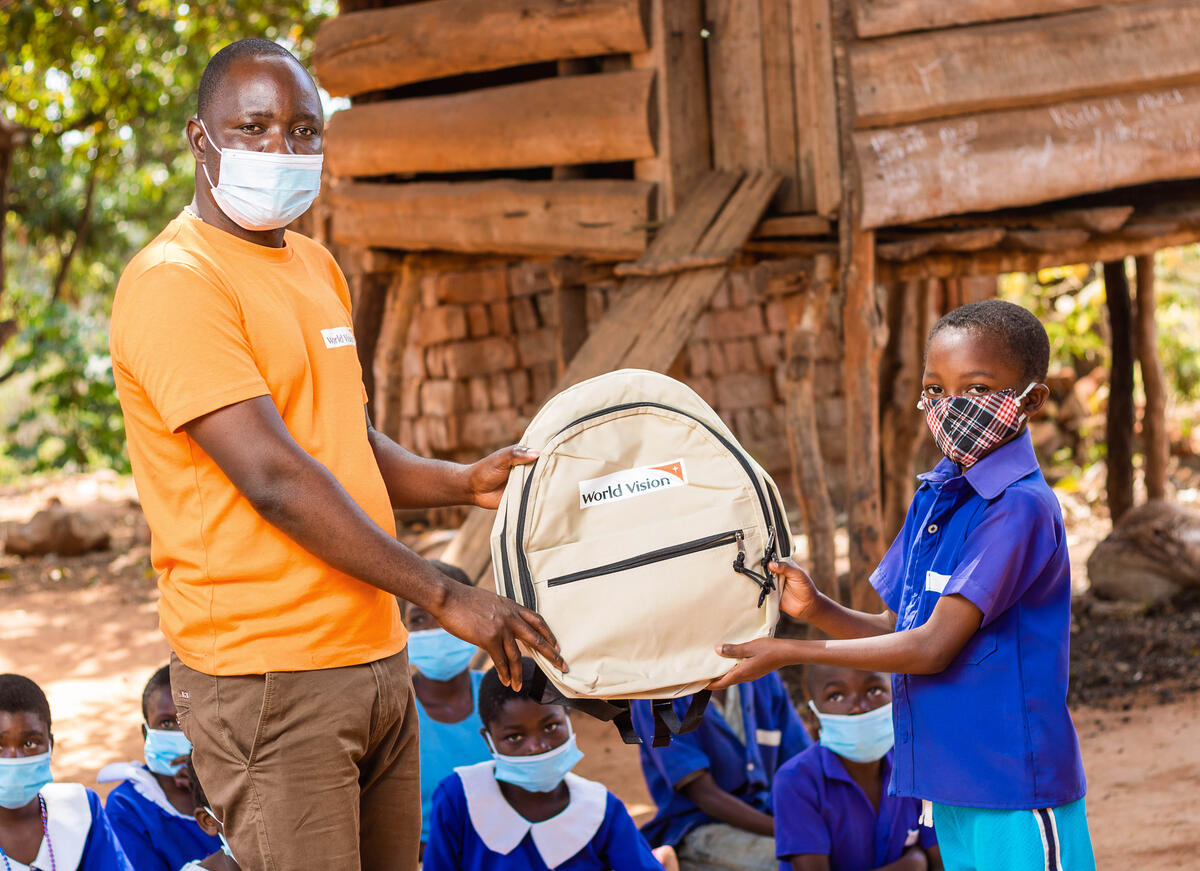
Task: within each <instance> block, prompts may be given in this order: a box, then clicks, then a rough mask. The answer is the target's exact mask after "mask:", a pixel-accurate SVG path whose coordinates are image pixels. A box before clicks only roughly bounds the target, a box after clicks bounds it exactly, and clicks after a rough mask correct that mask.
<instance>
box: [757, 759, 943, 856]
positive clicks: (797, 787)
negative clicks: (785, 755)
mask: <svg viewBox="0 0 1200 871" xmlns="http://www.w3.org/2000/svg"><path fill="white" fill-rule="evenodd" d="M882 761H883V778H884V786H885V790H884V795H883V797H882V798H881V799H880V802H879V809H878V810H876V809H875V806H874V805H873V804H872V803H871V800H870V799H869V798H867V794H866V793H865V792H863V790H862V787H861V786H859V785H858V783H857V782H855V780H854V778H853V777H851V776H850V774H849V772H847V771H846V766H845V765H843V764H842V760H841V757H839V756H838V755H837V754H836V753H834V752H833V751H832V750H830V749H829V748H828V747H822V746H821V745H819V744H818V745H814V746H812V747H809V748H808V749H807V750H805V751H804V752H803V753H801V754H800V755H798V756H794V757H792V758H791V759H789V760H788V761H787V762H786V763H785V764H784V766H783V767H782V768H780V769H779V773H778V774H776V775H775V788H774V790H773V796H772V797H773V801H774V806H775V853H776V855H777V856H778V857H779V860H780V861H779V869H780V871H790V869H791V864H790V863H789V862H788V859H789V857H791V856H803V855H817V856H828V857H829V871H870V869H873V868H879V867H881V866H883V865H887V864H888V863H890V862H895V861H896V860H897V859H899V858H900V856H901V854H902V853H903V852H904V851H905V850H906V849H907V848H908V847H911V846H913V845H914V844H920V846H922V847H924V848H926V849H928V848H929V847H932V846H934V845H935V844H936V843H937V839H936V838H935V837H934V834H933V830H932V829H930V828H927V827H922V826H921V825H920V823H919V821H920V817H921V803H920V802H919V801H917V800H916V799H914V798H901V797H899V796H895V795H888V794H887V791H886V785H887V780H888V778H889V777H890V776H891V772H892V754H891V753H890V752H889V753H888V754H887V756H885V757H884V758H883V760H882Z"/></svg>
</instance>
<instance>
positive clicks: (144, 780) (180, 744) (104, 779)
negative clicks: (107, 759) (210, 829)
mask: <svg viewBox="0 0 1200 871" xmlns="http://www.w3.org/2000/svg"><path fill="white" fill-rule="evenodd" d="M142 719H143V720H144V722H143V723H142V738H143V739H144V741H145V758H146V763H145V765H143V764H141V763H138V762H114V763H113V764H112V765H106V766H105V767H104V768H102V769H101V770H100V776H99V781H100V782H101V783H113V782H120V784H121V785H120V786H118V787H117V788H116V789H114V790H113V791H112V792H110V793H109V794H108V799H107V800H106V801H105V804H104V810H105V812H106V813H107V814H108V821H109V824H110V825H112V829H113V832H114V833H115V834H116V836H117V840H118V841H120V842H121V848H122V849H123V850H124V851H125V855H126V856H127V857H128V858H129V864H131V865H132V866H133V867H134V871H179V867H180V866H181V865H183V864H185V863H186V862H188V861H190V860H192V859H202V858H204V857H205V856H207V855H209V854H210V853H212V852H213V851H214V850H216V849H217V848H218V847H219V846H220V844H219V842H218V841H217V839H216V838H214V837H212V836H211V835H206V834H205V833H204V831H203V830H202V829H201V828H200V826H199V825H198V824H197V823H196V819H195V817H194V816H193V812H194V811H195V809H196V808H195V805H194V804H193V803H192V793H191V789H190V786H189V784H188V778H187V770H186V768H185V765H186V763H187V760H188V755H189V754H190V753H191V752H192V745H191V744H189V743H188V739H187V738H185V737H184V736H183V732H181V731H180V730H179V723H178V722H177V721H176V719H175V700H174V698H173V697H172V695H171V675H170V671H169V669H168V667H167V666H165V665H164V666H163V667H162V668H160V669H159V670H158V671H156V672H155V673H154V674H153V675H151V677H150V680H149V681H148V682H147V683H146V688H145V690H143V691H142Z"/></svg>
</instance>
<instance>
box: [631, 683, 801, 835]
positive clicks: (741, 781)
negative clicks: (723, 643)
mask: <svg viewBox="0 0 1200 871" xmlns="http://www.w3.org/2000/svg"><path fill="white" fill-rule="evenodd" d="M739 692H740V694H741V702H742V722H743V724H744V725H745V733H746V743H745V744H743V743H742V742H741V741H740V740H738V737H737V735H735V734H734V732H733V730H732V729H730V728H729V725H728V724H727V723H726V722H725V718H724V717H723V716H721V714H720V712H719V711H718V710H717V707H716V706H715V705H714V704H712V703H710V704H709V706H708V708H707V709H706V710H705V711H704V718H703V719H702V720H701V722H700V726H699V727H698V728H697V729H696V730H695V731H693V732H687V733H685V734H683V735H677V736H673V737H672V738H671V744H670V745H669V746H667V747H652V746H651V744H650V741H651V738H652V737H653V735H654V713H653V708H652V706H651V703H650V702H649V701H646V700H644V699H639V700H637V701H635V702H633V705H632V708H633V725H634V728H635V729H636V730H637V733H638V735H639V736H640V737H641V739H642V744H641V746H640V748H639V754H640V756H641V762H642V774H644V775H645V777H646V786H647V787H648V788H649V790H650V795H651V797H652V798H653V799H654V803H655V805H657V807H658V813H657V814H656V815H655V817H654V819H652V820H651V821H650V822H648V823H647V824H646V825H645V826H643V827H642V832H643V833H644V834H645V835H646V837H647V838H648V839H649V841H650V843H652V844H655V845H659V844H670V845H671V846H675V845H676V844H678V843H679V842H680V841H681V840H683V838H684V836H685V835H687V833H688V832H690V831H691V830H692V829H694V828H696V827H697V826H701V825H704V824H705V823H711V822H714V820H713V819H712V818H711V817H709V816H708V815H707V814H705V813H704V812H703V811H701V810H700V808H698V807H696V805H695V804H693V803H692V801H691V800H690V799H688V798H687V796H685V795H684V794H683V793H682V792H676V791H675V784H677V783H679V782H680V781H681V780H683V779H684V778H685V777H687V776H688V775H689V774H694V773H695V772H697V771H708V772H709V773H710V774H711V775H712V777H713V780H715V781H716V783H717V786H719V787H720V788H721V789H723V790H725V791H726V792H728V793H731V794H733V795H735V796H737V797H738V798H739V799H741V800H742V801H744V802H746V804H748V805H750V806H752V807H754V808H756V809H757V810H760V811H763V812H764V813H770V812H771V781H772V780H773V778H774V777H775V772H776V771H777V770H778V769H779V767H780V766H781V765H782V764H783V763H784V762H786V761H787V760H788V759H791V758H792V757H793V756H795V755H796V754H797V753H799V752H801V751H802V750H804V749H805V748H806V747H808V746H809V745H810V744H812V739H811V738H809V736H808V732H806V731H805V730H804V725H803V724H802V723H801V722H800V717H799V716H797V714H796V709H795V707H793V705H792V700H791V699H790V698H789V697H788V693H787V689H786V688H785V687H784V685H783V681H782V680H781V679H780V677H779V675H778V673H775V672H772V673H771V674H768V675H765V676H763V677H760V678H759V679H758V680H756V681H751V682H750V683H744V684H740V685H739ZM690 702H691V697H690V696H685V697H684V698H681V699H676V700H675V702H674V708H675V712H676V713H677V714H678V715H679V716H680V717H683V715H684V712H686V711H687V707H688V704H689V703H690Z"/></svg>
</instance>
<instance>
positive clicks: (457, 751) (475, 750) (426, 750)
mask: <svg viewBox="0 0 1200 871" xmlns="http://www.w3.org/2000/svg"><path fill="white" fill-rule="evenodd" d="M482 680H483V672H481V671H473V672H471V713H470V714H469V715H468V716H467V718H466V719H465V720H462V721H460V722H458V723H440V722H438V721H437V720H435V719H433V717H431V716H429V714H428V713H427V712H426V710H425V707H424V706H423V705H422V704H421V700H420V699H418V698H417V697H416V695H415V694H414V696H413V698H414V699H416V702H417V723H418V725H419V728H420V730H421V843H423V844H424V843H426V842H428V841H429V814H430V811H432V809H433V792H434V790H435V789H437V786H438V784H439V783H441V782H442V781H443V780H445V779H446V778H447V777H449V776H450V775H451V774H453V773H454V769H456V768H461V767H462V766H464V765H474V764H475V763H476V762H484V761H486V760H488V759H491V758H492V753H491V751H490V750H488V746H487V742H485V741H484V740H483V735H481V734H480V733H479V730H480V729H482V728H483V723H482V722H481V721H480V719H479V684H480V682H481V681H482Z"/></svg>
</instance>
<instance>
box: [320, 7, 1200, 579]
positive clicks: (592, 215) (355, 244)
mask: <svg viewBox="0 0 1200 871" xmlns="http://www.w3.org/2000/svg"><path fill="white" fill-rule="evenodd" d="M368 7H370V8H368ZM1197 44H1200V0H1123V2H1109V3H1101V2H1097V0H954V2H946V0H424V2H418V3H404V2H397V3H387V4H380V3H378V2H376V3H369V2H363V0H344V2H343V3H342V13H341V15H340V16H338V17H337V18H335V19H332V20H330V21H329V22H327V23H326V24H325V25H324V26H323V27H322V29H321V31H320V33H319V35H318V39H317V43H316V49H315V52H314V58H313V66H314V70H315V73H316V76H317V79H318V81H319V82H320V83H321V84H322V86H323V87H324V88H325V89H327V90H328V91H329V92H330V93H332V94H334V95H346V96H350V97H351V98H352V106H351V108H349V109H346V110H343V111H341V112H338V113H336V115H335V116H334V117H333V119H332V120H331V122H330V125H329V129H328V134H327V139H326V154H327V168H328V171H329V172H330V174H331V179H330V184H329V186H328V192H327V194H326V195H325V196H323V198H322V201H321V203H320V206H319V208H318V210H317V211H316V214H315V219H316V224H317V230H316V232H317V235H318V236H321V237H323V238H324V239H325V240H326V241H327V242H329V243H330V244H332V245H333V246H334V247H335V250H336V253H337V254H338V256H339V258H340V259H341V261H342V263H343V266H344V268H345V269H346V271H347V274H348V275H349V276H350V278H351V283H352V287H353V291H354V294H355V301H356V307H357V314H356V334H357V336H358V341H359V350H360V353H361V354H362V356H363V359H364V363H365V367H364V368H365V369H366V371H367V372H368V378H369V384H368V387H369V389H370V390H371V391H372V394H373V415H374V419H375V422H376V425H377V426H379V427H380V428H381V429H383V430H384V431H386V432H388V433H389V434H390V435H392V436H394V437H396V438H398V439H399V440H400V441H401V442H402V443H405V444H408V445H411V446H412V447H413V448H414V449H416V450H418V451H421V452H428V453H432V454H436V455H442V456H448V457H458V456H464V457H466V456H476V455H478V454H479V453H480V452H481V451H483V450H486V449H490V448H494V447H497V446H499V445H502V444H505V443H508V442H510V441H511V440H513V439H514V438H517V437H518V436H519V435H520V433H521V431H522V429H523V426H524V423H525V422H526V421H527V420H528V418H529V416H530V415H531V414H532V413H533V412H534V411H535V410H536V409H537V407H538V406H539V404H540V402H541V401H542V400H543V399H545V398H546V396H547V395H549V394H550V393H551V392H552V391H553V390H554V389H555V388H556V385H557V386H561V385H564V384H566V383H569V382H570V381H573V380H576V379H578V378H580V377H586V376H589V375H592V374H596V373H597V372H599V371H605V370H607V369H610V368H613V367H616V366H621V365H641V366H647V367H651V368H658V369H660V370H662V371H669V372H670V373H671V374H673V375H676V376H677V377H680V378H682V379H684V380H685V381H687V382H688V383H690V384H691V385H692V386H693V387H695V388H696V389H697V391H698V392H700V393H701V395H703V396H704V397H705V398H706V399H708V400H709V401H710V402H711V403H712V404H713V405H714V407H715V408H716V409H717V410H718V412H720V413H721V414H722V416H723V417H724V418H725V419H726V420H728V421H729V422H730V424H731V425H732V426H733V428H734V429H735V431H736V432H737V433H738V434H739V437H740V438H741V439H742V440H743V442H744V443H745V444H746V445H747V447H748V448H749V449H750V450H751V451H752V452H754V453H755V454H756V455H757V456H758V458H759V459H760V461H761V462H762V463H763V465H764V466H766V467H767V468H768V469H769V470H770V471H772V472H773V473H774V474H775V475H776V476H778V477H779V478H780V480H781V481H785V482H786V481H788V480H789V479H790V480H791V481H792V482H794V484H795V493H796V502H797V505H798V507H799V508H800V510H801V513H802V515H803V519H804V524H805V527H806V531H807V533H808V541H809V549H810V558H811V559H813V560H814V562H816V563H817V565H818V570H820V569H822V568H827V569H828V571H826V572H825V577H830V576H831V575H832V574H833V572H832V566H833V526H834V514H835V511H837V510H845V511H846V513H847V519H848V526H849V532H850V542H851V551H850V560H851V569H852V575H851V576H852V577H865V576H866V573H867V570H869V567H870V566H871V564H872V563H873V561H874V560H875V559H877V558H878V556H879V555H880V553H881V552H882V548H883V547H884V545H885V543H886V539H887V537H888V536H889V535H890V533H891V531H892V529H893V528H894V527H895V525H896V524H897V523H898V521H899V517H900V512H902V510H903V505H904V504H905V502H906V500H907V497H908V495H909V493H910V487H911V484H910V483H909V482H910V481H911V480H912V471H913V461H914V456H915V450H916V445H917V444H918V443H919V441H920V426H921V425H922V424H921V421H920V420H919V418H918V417H917V416H916V415H915V414H914V413H913V412H912V405H913V403H915V400H916V396H917V393H918V388H919V383H918V381H917V379H919V371H920V370H919V362H920V352H921V342H922V337H923V335H924V333H925V331H926V330H927V329H928V327H929V325H930V324H931V320H932V319H933V318H934V317H936V316H937V314H938V313H940V312H942V311H944V310H946V309H948V308H950V307H953V306H955V305H957V304H960V303H961V302H963V301H967V300H970V299H973V298H978V297H979V296H985V295H988V294H990V293H991V292H993V290H994V287H995V282H994V280H989V277H994V276H996V275H998V274H1000V273H1002V272H1007V271H1014V270H1030V269H1036V268H1040V267H1043V266H1048V265H1057V264H1067V263H1077V262H1094V261H1097V260H1103V261H1115V260H1120V259H1122V258H1124V257H1125V256H1128V255H1134V256H1137V255H1143V256H1144V255H1148V254H1152V253H1153V251H1154V250H1156V249H1158V248H1160V247H1166V246H1171V245H1178V244H1184V243H1188V242H1192V241H1195V240H1196V239H1200V186H1196V185H1193V184H1192V183H1191V181H1190V180H1193V179H1196V178H1200V52H1197V51H1196V50H1195V46H1196V45H1197ZM483 528H484V521H481V520H478V519H476V520H471V521H469V522H468V524H467V526H466V527H465V529H464V534H463V535H462V536H460V538H459V542H458V543H457V551H456V553H455V556H456V557H457V558H458V559H460V561H462V562H464V563H466V564H467V565H468V567H469V568H470V569H472V570H473V571H477V572H478V571H482V569H483V567H484V566H485V564H486V547H481V546H480V545H481V542H482V541H483V537H482V536H481V535H480V532H479V531H480V530H481V529H483Z"/></svg>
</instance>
